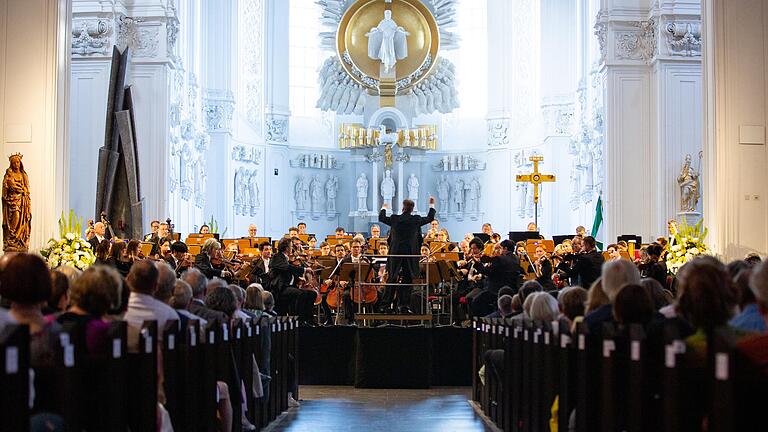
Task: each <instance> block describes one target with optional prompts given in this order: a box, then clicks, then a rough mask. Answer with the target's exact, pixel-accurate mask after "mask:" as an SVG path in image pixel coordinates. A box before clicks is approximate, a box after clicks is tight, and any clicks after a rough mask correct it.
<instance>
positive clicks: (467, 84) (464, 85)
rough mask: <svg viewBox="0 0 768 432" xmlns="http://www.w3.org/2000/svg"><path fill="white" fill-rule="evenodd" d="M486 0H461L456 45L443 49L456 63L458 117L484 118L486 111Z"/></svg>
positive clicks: (456, 27)
mask: <svg viewBox="0 0 768 432" xmlns="http://www.w3.org/2000/svg"><path fill="white" fill-rule="evenodd" d="M486 15H487V0H461V1H459V2H458V4H457V5H456V24H457V25H456V26H455V27H454V28H452V29H451V30H452V31H453V32H454V33H456V34H457V35H458V36H459V38H460V41H459V48H458V49H455V50H451V51H443V53H442V54H443V55H445V57H446V58H447V59H449V60H450V61H452V62H453V64H454V65H455V66H456V79H457V81H458V83H457V84H458V86H457V90H458V92H459V104H460V105H461V106H460V107H459V109H458V110H456V111H455V113H456V115H457V116H458V117H485V115H486V113H487V111H488V86H487V82H488V79H487V77H488V22H487V16H486Z"/></svg>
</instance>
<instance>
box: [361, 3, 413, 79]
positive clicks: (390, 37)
mask: <svg viewBox="0 0 768 432" xmlns="http://www.w3.org/2000/svg"><path fill="white" fill-rule="evenodd" d="M409 34H410V33H408V32H407V31H405V29H404V28H402V27H398V25H397V23H396V22H395V21H394V20H393V19H392V11H391V10H385V11H384V19H383V20H381V21H379V25H378V26H376V27H374V28H372V29H371V31H370V32H368V33H366V34H365V36H367V37H368V57H370V58H372V59H376V60H381V63H382V64H383V65H384V72H389V71H390V70H391V69H392V68H393V67H394V66H395V63H397V61H398V60H402V59H404V58H406V57H408V45H407V44H406V37H407V36H408V35H409Z"/></svg>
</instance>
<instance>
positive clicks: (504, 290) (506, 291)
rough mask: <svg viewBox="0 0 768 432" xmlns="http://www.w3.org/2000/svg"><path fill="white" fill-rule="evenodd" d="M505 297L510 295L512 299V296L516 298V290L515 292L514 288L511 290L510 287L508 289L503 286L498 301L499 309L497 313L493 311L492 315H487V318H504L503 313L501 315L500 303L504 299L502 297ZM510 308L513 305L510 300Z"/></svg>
mask: <svg viewBox="0 0 768 432" xmlns="http://www.w3.org/2000/svg"><path fill="white" fill-rule="evenodd" d="M504 295H509V296H510V297H511V296H514V295H515V290H513V289H512V288H510V287H508V286H503V287H501V288H500V289H499V297H498V299H497V306H498V309H496V310H495V311H493V312H491V313H490V314H488V315H486V316H485V318H501V317H502V313H501V306H500V304H499V303H498V301H499V300H500V299H501V297H502V296H504ZM509 306H510V307H512V303H511V300H510V304H509ZM513 311H514V309H513ZM510 315H514V313H513V314H510Z"/></svg>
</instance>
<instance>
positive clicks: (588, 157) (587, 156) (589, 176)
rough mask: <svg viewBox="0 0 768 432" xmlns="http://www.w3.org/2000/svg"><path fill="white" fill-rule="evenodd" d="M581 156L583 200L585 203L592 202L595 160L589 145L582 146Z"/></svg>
mask: <svg viewBox="0 0 768 432" xmlns="http://www.w3.org/2000/svg"><path fill="white" fill-rule="evenodd" d="M580 153H581V154H580V155H579V164H580V168H581V169H582V170H583V171H584V187H583V188H582V189H581V200H582V201H584V203H588V202H590V201H592V191H593V190H594V179H595V176H594V166H595V164H594V160H593V159H592V152H591V151H590V149H589V143H582V144H581V152H580Z"/></svg>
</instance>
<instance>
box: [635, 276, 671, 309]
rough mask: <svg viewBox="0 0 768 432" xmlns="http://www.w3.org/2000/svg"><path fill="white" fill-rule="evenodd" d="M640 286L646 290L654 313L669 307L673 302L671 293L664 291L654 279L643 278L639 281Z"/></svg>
mask: <svg viewBox="0 0 768 432" xmlns="http://www.w3.org/2000/svg"><path fill="white" fill-rule="evenodd" d="M640 285H642V286H643V287H645V289H646V290H648V294H650V295H651V299H652V300H653V308H654V310H655V311H658V310H660V309H661V308H663V307H665V306H667V305H669V304H670V303H671V302H672V301H673V300H674V298H673V297H672V293H670V292H669V291H667V290H665V289H664V288H663V287H662V286H661V284H660V283H659V281H657V280H656V279H651V278H643V279H641V280H640Z"/></svg>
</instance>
